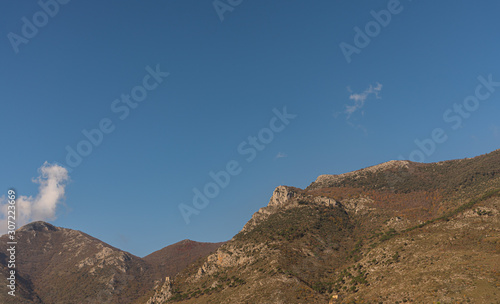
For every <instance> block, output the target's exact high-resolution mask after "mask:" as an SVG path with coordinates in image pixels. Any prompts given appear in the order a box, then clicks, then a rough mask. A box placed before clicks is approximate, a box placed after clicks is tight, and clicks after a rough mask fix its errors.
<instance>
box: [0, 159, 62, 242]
mask: <svg viewBox="0 0 500 304" xmlns="http://www.w3.org/2000/svg"><path fill="white" fill-rule="evenodd" d="M38 172H39V174H40V175H39V176H38V177H37V178H36V179H33V182H34V183H38V184H40V186H39V188H38V194H37V196H36V197H32V196H24V195H19V194H18V193H17V194H16V196H17V200H16V221H15V222H16V226H17V228H19V227H21V226H23V225H25V224H27V223H30V222H33V221H46V220H54V219H55V218H56V209H57V206H58V205H60V204H61V203H62V202H63V200H64V190H65V187H66V183H67V182H68V180H69V175H68V171H67V170H66V169H65V168H63V167H61V166H58V165H55V164H54V165H52V164H49V163H47V162H45V163H44V164H43V165H42V166H41V167H40V168H39V169H38ZM7 211H8V201H7V200H6V198H5V196H2V197H0V234H3V233H6V232H7V215H8V214H7V213H8V212H7Z"/></svg>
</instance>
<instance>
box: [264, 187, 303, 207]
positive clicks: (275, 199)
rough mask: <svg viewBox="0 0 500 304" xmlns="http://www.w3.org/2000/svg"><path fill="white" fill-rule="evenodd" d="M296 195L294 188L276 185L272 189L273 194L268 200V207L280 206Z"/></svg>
mask: <svg viewBox="0 0 500 304" xmlns="http://www.w3.org/2000/svg"><path fill="white" fill-rule="evenodd" d="M296 196H297V193H296V191H294V188H291V187H286V186H278V187H276V189H274V192H273V196H271V200H270V201H269V204H268V205H267V206H268V207H282V206H285V205H286V204H287V203H288V202H290V201H291V200H292V199H293V198H294V197H296Z"/></svg>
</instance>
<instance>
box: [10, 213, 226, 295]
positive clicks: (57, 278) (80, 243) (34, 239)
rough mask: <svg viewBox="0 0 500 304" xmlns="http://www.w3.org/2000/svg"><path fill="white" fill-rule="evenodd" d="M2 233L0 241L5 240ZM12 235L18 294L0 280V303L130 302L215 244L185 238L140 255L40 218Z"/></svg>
mask: <svg viewBox="0 0 500 304" xmlns="http://www.w3.org/2000/svg"><path fill="white" fill-rule="evenodd" d="M6 237H7V236H6V235H4V236H2V237H0V241H1V242H3V243H5V242H7V238H6ZM16 238H17V240H18V245H17V254H16V260H17V261H16V271H17V272H18V278H17V291H18V292H17V297H16V298H15V299H14V298H12V297H11V296H8V295H7V287H6V285H5V284H3V285H2V286H0V303H68V304H69V303H78V304H80V303H89V304H90V303H132V302H134V301H135V300H139V299H140V297H141V296H144V295H146V294H147V292H148V291H150V290H151V289H152V288H153V287H154V282H155V281H158V280H160V279H161V278H164V277H165V275H175V274H176V273H177V272H178V271H179V270H182V269H183V268H184V267H185V266H186V265H188V264H189V263H191V262H193V261H195V260H196V259H197V258H199V257H202V256H206V255H208V254H209V253H210V252H212V251H213V250H215V249H216V248H217V247H218V246H220V244H211V243H198V242H193V241H189V240H186V241H182V242H180V243H178V244H174V245H171V246H168V247H165V248H164V249H162V250H159V251H157V252H155V253H153V254H151V255H150V256H148V257H145V258H144V259H141V258H139V257H137V256H134V255H132V254H130V253H128V252H125V251H122V250H119V249H117V248H114V247H112V246H110V245H108V244H106V243H104V242H102V241H100V240H98V239H96V238H93V237H91V236H89V235H87V234H85V233H83V232H80V231H76V230H71V229H66V228H60V227H55V226H53V225H51V224H49V223H45V222H33V223H30V224H28V225H25V226H23V227H21V228H19V229H18V230H17V231H16ZM186 244H189V246H186ZM5 250H6V248H4V247H2V248H1V249H0V271H1V272H2V273H5V274H6V271H7V260H8V259H7V258H6V251H5ZM6 277H8V276H6Z"/></svg>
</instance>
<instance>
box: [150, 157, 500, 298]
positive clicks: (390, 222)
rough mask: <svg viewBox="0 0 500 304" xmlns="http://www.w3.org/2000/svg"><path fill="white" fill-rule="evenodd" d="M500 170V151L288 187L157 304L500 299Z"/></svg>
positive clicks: (396, 164)
mask: <svg viewBox="0 0 500 304" xmlns="http://www.w3.org/2000/svg"><path fill="white" fill-rule="evenodd" d="M499 172H500V150H497V151H494V152H492V153H489V154H486V155H482V156H479V157H476V158H471V159H463V160H452V161H445V162H439V163H433V164H420V163H412V162H407V161H392V162H388V163H384V164H381V165H377V166H374V167H369V168H366V169H362V170H358V171H355V172H352V173H347V174H342V175H323V176H320V177H319V178H318V179H317V180H316V181H315V182H313V183H312V184H311V185H310V186H309V187H307V188H306V189H303V190H302V189H298V188H294V187H286V186H280V187H278V188H276V190H275V191H274V193H273V195H272V197H271V199H270V202H269V204H268V205H267V206H266V207H264V208H261V209H260V210H259V211H258V212H256V213H255V214H254V215H253V217H252V219H251V220H250V221H249V222H248V223H247V224H246V225H245V227H244V228H243V229H242V231H241V232H240V233H238V234H237V235H236V236H235V237H233V239H231V240H230V241H229V242H227V243H226V244H224V245H222V246H221V247H220V248H219V249H218V250H217V251H216V252H215V253H213V254H211V255H209V256H208V257H207V258H204V259H202V260H199V261H197V262H196V263H194V264H192V265H190V266H189V267H187V268H186V269H185V270H183V271H181V272H180V273H179V274H177V275H176V276H175V277H173V278H167V279H166V280H165V281H164V282H163V284H160V285H158V286H157V287H156V288H155V295H154V296H153V297H152V298H151V299H150V300H149V301H148V304H153V303H154V304H160V303H197V304H203V303H329V301H331V303H438V302H440V303H500V301H499V300H498V299H499V295H500V289H499V288H500V277H499V275H500V269H499V266H498V263H497V261H499V260H500V233H499V231H500V223H499V207H500V198H499V189H500V175H499ZM337 297H338V298H337ZM334 298H336V299H334Z"/></svg>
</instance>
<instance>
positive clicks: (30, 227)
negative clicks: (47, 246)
mask: <svg viewBox="0 0 500 304" xmlns="http://www.w3.org/2000/svg"><path fill="white" fill-rule="evenodd" d="M57 230H59V228H57V227H56V226H54V225H52V224H49V223H47V222H44V221H37V222H32V223H29V224H26V225H24V226H22V227H21V228H19V229H18V231H57Z"/></svg>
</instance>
